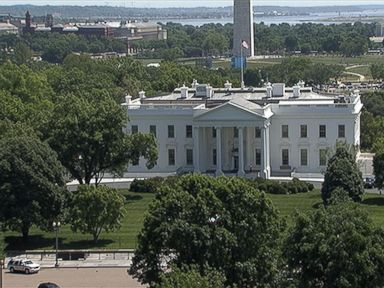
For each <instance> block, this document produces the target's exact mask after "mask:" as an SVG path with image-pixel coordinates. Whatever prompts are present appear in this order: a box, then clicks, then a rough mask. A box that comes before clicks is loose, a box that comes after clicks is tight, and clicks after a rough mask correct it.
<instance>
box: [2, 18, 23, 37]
mask: <svg viewBox="0 0 384 288" xmlns="http://www.w3.org/2000/svg"><path fill="white" fill-rule="evenodd" d="M18 33H19V29H18V28H17V27H16V26H15V25H13V24H11V23H10V22H9V20H7V21H6V22H4V23H0V35H1V34H18Z"/></svg>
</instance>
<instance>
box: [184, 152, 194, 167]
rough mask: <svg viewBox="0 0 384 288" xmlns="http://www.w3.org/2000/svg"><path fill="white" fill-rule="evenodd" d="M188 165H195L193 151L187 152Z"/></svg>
mask: <svg viewBox="0 0 384 288" xmlns="http://www.w3.org/2000/svg"><path fill="white" fill-rule="evenodd" d="M186 157H187V165H193V149H187V150H186Z"/></svg>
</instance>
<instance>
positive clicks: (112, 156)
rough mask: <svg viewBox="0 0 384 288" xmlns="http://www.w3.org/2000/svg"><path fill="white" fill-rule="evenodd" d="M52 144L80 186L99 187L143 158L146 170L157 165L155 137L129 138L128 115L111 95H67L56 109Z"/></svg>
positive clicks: (147, 135)
mask: <svg viewBox="0 0 384 288" xmlns="http://www.w3.org/2000/svg"><path fill="white" fill-rule="evenodd" d="M54 119H55V121H52V123H51V125H50V138H49V143H50V145H51V147H52V148H53V149H54V150H55V151H56V152H57V153H58V155H59V160H60V161H61V163H62V164H63V165H64V167H66V168H67V169H68V171H69V172H70V173H71V175H72V177H74V178H75V179H76V180H78V181H79V183H80V184H90V183H91V180H92V179H95V183H96V185H98V184H99V183H100V181H101V180H102V178H103V176H104V173H105V172H109V173H117V174H119V173H122V172H124V170H125V169H126V168H127V165H128V163H129V162H132V161H133V162H137V161H138V159H139V158H140V157H141V156H142V157H144V158H145V159H147V160H148V161H147V167H148V168H152V167H153V166H154V165H155V163H156V161H157V147H156V143H155V140H154V137H153V135H152V134H145V135H144V134H135V135H126V134H125V133H124V131H123V128H124V127H125V126H126V123H127V116H126V111H125V110H124V109H123V108H122V106H121V105H118V104H117V103H116V102H115V101H114V100H113V99H112V98H111V97H109V96H108V94H105V93H102V92H100V91H99V93H96V91H95V94H93V95H92V97H88V96H84V95H81V94H78V95H72V94H70V95H66V96H65V97H62V99H61V102H60V103H58V105H57V106H56V108H55V111H54Z"/></svg>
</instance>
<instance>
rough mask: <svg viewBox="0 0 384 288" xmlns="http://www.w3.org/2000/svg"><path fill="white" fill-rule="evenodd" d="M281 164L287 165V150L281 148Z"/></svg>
mask: <svg viewBox="0 0 384 288" xmlns="http://www.w3.org/2000/svg"><path fill="white" fill-rule="evenodd" d="M281 160H282V161H281V164H282V165H283V166H288V165H289V151H288V149H283V150H281Z"/></svg>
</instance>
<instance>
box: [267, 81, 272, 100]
mask: <svg viewBox="0 0 384 288" xmlns="http://www.w3.org/2000/svg"><path fill="white" fill-rule="evenodd" d="M271 97H272V85H271V83H268V84H267V98H271Z"/></svg>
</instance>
